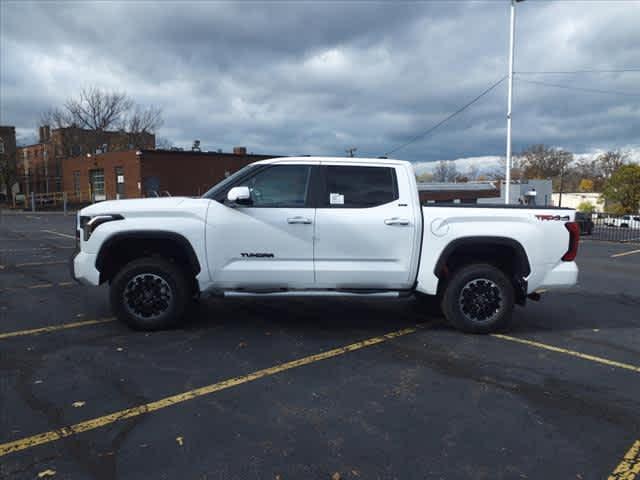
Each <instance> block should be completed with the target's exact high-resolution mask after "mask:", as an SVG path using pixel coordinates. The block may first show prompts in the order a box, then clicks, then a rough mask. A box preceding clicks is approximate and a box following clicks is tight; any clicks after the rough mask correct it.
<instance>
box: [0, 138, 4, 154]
mask: <svg viewBox="0 0 640 480" xmlns="http://www.w3.org/2000/svg"><path fill="white" fill-rule="evenodd" d="M0 153H4V140H2V139H1V138H0Z"/></svg>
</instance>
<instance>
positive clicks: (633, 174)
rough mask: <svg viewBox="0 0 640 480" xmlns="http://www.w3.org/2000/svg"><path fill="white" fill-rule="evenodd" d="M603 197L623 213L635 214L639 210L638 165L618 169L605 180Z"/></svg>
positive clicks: (639, 174)
mask: <svg viewBox="0 0 640 480" xmlns="http://www.w3.org/2000/svg"><path fill="white" fill-rule="evenodd" d="M602 194H603V196H604V197H605V198H606V199H607V200H608V201H611V202H615V203H617V204H619V205H620V208H621V210H622V211H623V212H624V213H637V212H638V209H639V208H640V165H637V164H628V165H622V166H621V167H619V168H618V169H617V170H616V171H615V172H613V174H612V175H611V178H609V179H608V180H607V182H606V183H605V185H604V189H603V191H602Z"/></svg>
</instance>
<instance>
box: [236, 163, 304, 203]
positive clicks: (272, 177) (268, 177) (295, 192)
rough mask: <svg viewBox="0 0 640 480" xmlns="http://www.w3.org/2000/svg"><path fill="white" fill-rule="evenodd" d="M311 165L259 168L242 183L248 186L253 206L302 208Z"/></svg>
mask: <svg viewBox="0 0 640 480" xmlns="http://www.w3.org/2000/svg"><path fill="white" fill-rule="evenodd" d="M310 172H311V167H310V166H308V165H277V166H273V167H270V168H267V169H266V170H261V171H260V172H258V173H256V174H255V175H254V176H253V177H251V178H249V179H248V180H246V181H245V182H243V185H246V186H247V187H249V190H250V191H251V200H252V201H253V205H252V206H253V207H272V208H302V207H304V206H305V205H306V199H307V192H308V190H309V178H310Z"/></svg>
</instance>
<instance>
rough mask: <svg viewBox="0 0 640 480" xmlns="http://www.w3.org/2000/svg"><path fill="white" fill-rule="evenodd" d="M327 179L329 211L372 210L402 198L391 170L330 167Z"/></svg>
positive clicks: (326, 202)
mask: <svg viewBox="0 0 640 480" xmlns="http://www.w3.org/2000/svg"><path fill="white" fill-rule="evenodd" d="M326 178H327V191H326V197H325V199H324V202H323V203H324V206H326V207H331V208H369V207H375V206H378V205H383V204H385V203H389V202H392V201H394V200H397V199H398V198H399V197H398V183H397V181H396V172H395V170H394V169H393V168H391V167H359V166H349V165H345V166H328V167H326Z"/></svg>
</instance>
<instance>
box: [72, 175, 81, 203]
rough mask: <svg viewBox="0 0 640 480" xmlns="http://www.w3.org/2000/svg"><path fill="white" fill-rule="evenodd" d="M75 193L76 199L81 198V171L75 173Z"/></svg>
mask: <svg viewBox="0 0 640 480" xmlns="http://www.w3.org/2000/svg"><path fill="white" fill-rule="evenodd" d="M73 193H74V195H75V196H76V197H79V196H80V170H75V171H74V172H73Z"/></svg>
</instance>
